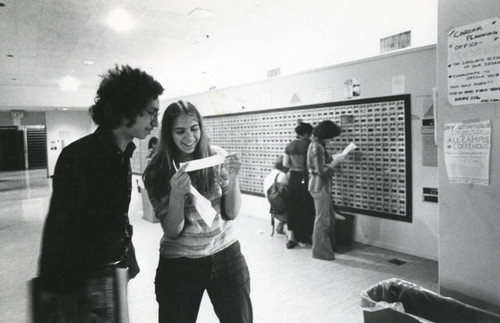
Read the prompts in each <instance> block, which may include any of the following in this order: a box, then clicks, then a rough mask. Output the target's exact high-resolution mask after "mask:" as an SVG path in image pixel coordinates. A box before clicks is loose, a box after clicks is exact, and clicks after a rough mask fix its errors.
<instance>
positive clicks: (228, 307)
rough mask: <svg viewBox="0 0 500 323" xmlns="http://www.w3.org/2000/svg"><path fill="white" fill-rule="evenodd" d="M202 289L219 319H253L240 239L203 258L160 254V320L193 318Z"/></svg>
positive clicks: (229, 321)
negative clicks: (170, 256)
mask: <svg viewBox="0 0 500 323" xmlns="http://www.w3.org/2000/svg"><path fill="white" fill-rule="evenodd" d="M205 290H206V291H207V293H208V296H209V297H210V300H211V302H212V305H213V307H214V310H215V314H216V315H217V317H218V318H219V320H220V322H221V323H238V322H241V323H243V322H245V323H247V322H248V323H251V322H252V320H253V311H252V302H251V300H250V274H249V272H248V267H247V263H246V261H245V258H244V257H243V255H242V254H241V250H240V244H239V242H235V243H233V244H232V245H230V246H229V247H227V248H226V249H224V250H222V251H219V252H217V253H215V254H214V255H211V256H207V257H203V258H184V257H183V258H164V257H160V262H159V264H158V268H157V270H156V279H155V291H156V300H157V302H158V305H159V309H158V317H159V322H161V323H164V322H176V323H177V322H183V323H184V322H196V319H197V317H198V311H199V308H200V303H201V300H202V297H203V293H204V292H205Z"/></svg>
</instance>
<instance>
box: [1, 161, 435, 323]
mask: <svg viewBox="0 0 500 323" xmlns="http://www.w3.org/2000/svg"><path fill="white" fill-rule="evenodd" d="M134 183H135V181H134ZM50 193H51V180H50V179H47V171H46V170H34V171H23V172H3V173H0V259H2V261H1V262H0V277H1V281H0V283H1V284H0V322H2V323H3V322H5V323H7V322H9V323H10V322H12V323H17V322H28V321H29V316H28V297H27V295H28V290H27V282H28V281H29V279H30V278H32V277H34V276H35V275H36V272H37V261H38V254H39V248H40V236H41V230H42V226H43V221H44V218H45V215H46V212H47V208H48V203H49V199H50ZM253 198H254V197H253ZM249 200H250V199H249V198H247V197H246V196H245V195H244V196H243V209H242V214H241V216H240V217H239V218H238V219H237V220H236V221H235V224H236V226H237V228H238V231H239V234H240V242H241V244H242V250H243V253H244V255H245V256H246V258H247V262H248V265H249V268H250V274H251V278H252V294H251V295H252V302H253V306H254V318H255V320H254V322H256V323H268V322H272V323H309V322H310V323H321V322H353V323H361V322H363V315H362V309H361V307H360V296H359V294H360V292H361V291H362V290H364V289H367V288H369V287H370V286H373V285H374V284H376V283H378V282H380V281H381V280H384V279H388V278H393V277H395V278H400V279H404V280H408V281H411V282H414V283H416V284H418V285H421V286H423V287H425V288H427V289H430V290H433V291H437V287H438V284H437V277H438V272H437V263H436V262H435V261H431V260H427V259H422V258H418V257H414V256H410V255H406V254H401V253H397V252H393V251H389V250H385V249H380V248H376V247H372V246H368V245H363V244H357V243H354V244H353V245H352V246H351V247H349V248H344V249H343V250H340V253H339V254H338V255H337V259H336V260H335V261H321V260H315V259H313V258H312V257H311V250H310V246H307V245H306V246H302V247H298V248H296V249H293V250H287V249H286V248H285V237H284V236H283V235H275V236H274V237H271V236H270V223H269V221H265V220H263V219H264V218H265V215H264V216H262V215H259V216H255V214H252V212H253V211H252V208H251V203H250V202H248V201H249ZM130 219H131V222H132V224H133V225H134V243H135V246H136V249H137V255H138V261H139V263H140V266H141V273H140V274H139V275H138V277H137V278H136V279H134V280H132V281H131V282H130V283H129V316H130V322H131V323H143V322H146V323H148V322H156V321H157V308H156V301H155V296H154V287H153V281H154V274H155V269H156V265H157V262H158V248H159V240H160V238H161V235H162V232H161V227H160V225H159V224H158V223H151V222H149V221H146V220H144V219H143V215H142V198H141V194H139V193H138V190H137V189H134V195H133V197H132V202H131V205H130ZM394 258H397V259H399V260H402V261H404V262H405V264H403V265H397V264H393V263H390V262H389V260H392V259H394ZM198 322H202V323H212V322H218V320H217V318H216V316H215V315H214V314H213V311H212V308H211V304H210V300H209V299H208V298H207V297H204V299H203V302H202V306H201V309H200V314H199V319H198Z"/></svg>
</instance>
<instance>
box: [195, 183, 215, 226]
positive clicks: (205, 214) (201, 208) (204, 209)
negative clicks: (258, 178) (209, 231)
mask: <svg viewBox="0 0 500 323" xmlns="http://www.w3.org/2000/svg"><path fill="white" fill-rule="evenodd" d="M190 193H191V195H192V196H193V204H194V207H195V208H196V211H198V214H199V215H200V216H201V218H202V219H203V221H205V223H206V224H207V225H208V226H209V227H210V226H212V222H213V221H214V219H215V216H216V215H217V211H215V209H214V208H213V207H212V203H210V201H209V200H207V199H206V198H205V197H204V196H203V195H201V194H200V192H198V191H197V190H196V188H194V186H193V185H191V190H190Z"/></svg>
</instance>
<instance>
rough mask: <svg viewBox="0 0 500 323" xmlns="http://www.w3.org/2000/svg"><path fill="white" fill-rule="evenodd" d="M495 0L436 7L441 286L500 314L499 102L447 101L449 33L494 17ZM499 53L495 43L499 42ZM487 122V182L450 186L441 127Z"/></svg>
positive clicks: (450, 1) (443, 1)
mask: <svg viewBox="0 0 500 323" xmlns="http://www.w3.org/2000/svg"><path fill="white" fill-rule="evenodd" d="M498 13H499V2H498V0H440V1H439V6H438V50H437V58H438V66H437V72H438V73H437V75H438V78H437V84H438V96H439V99H438V105H437V112H438V113H437V115H438V118H437V120H438V135H439V140H438V142H439V149H438V151H439V188H440V203H439V218H440V220H439V232H440V235H439V286H440V292H441V293H442V294H444V295H448V296H451V297H454V298H456V299H460V300H462V301H464V302H467V303H471V304H473V305H477V306H479V307H483V308H485V309H491V310H495V311H496V312H497V313H500V271H499V268H500V251H499V246H500V216H499V212H498V210H499V209H500V199H499V197H500V172H498V171H497V170H498V169H499V167H500V147H499V146H498V143H499V142H500V131H498V128H499V127H500V121H499V111H500V104H499V103H482V104H466V105H459V106H452V105H450V104H449V103H448V96H447V93H448V90H447V87H448V83H447V68H448V67H447V58H448V48H447V46H448V45H447V43H448V32H449V31H450V30H452V29H454V28H457V27H461V26H466V25H469V24H471V23H475V22H480V21H483V20H486V19H490V18H494V17H496V16H498ZM496 48H497V54H499V55H500V52H498V49H499V47H498V45H497V47H496ZM466 120H477V121H486V120H490V121H491V127H492V132H491V151H490V172H489V173H490V185H489V186H481V185H469V184H451V183H450V182H449V179H448V175H447V172H446V166H445V163H444V157H443V154H444V151H443V142H442V140H443V136H442V135H443V125H444V124H446V123H455V122H462V121H466Z"/></svg>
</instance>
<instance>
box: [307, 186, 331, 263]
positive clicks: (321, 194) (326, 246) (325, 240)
mask: <svg viewBox="0 0 500 323" xmlns="http://www.w3.org/2000/svg"><path fill="white" fill-rule="evenodd" d="M311 195H312V197H313V199H314V206H315V208H316V218H315V219H314V230H313V237H312V240H313V241H312V256H313V258H316V259H323V260H333V259H335V253H334V249H335V211H334V208H333V202H332V196H331V182H330V181H329V180H326V181H325V183H324V184H323V185H322V188H321V189H320V190H319V191H318V192H311Z"/></svg>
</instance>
